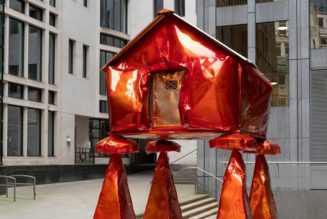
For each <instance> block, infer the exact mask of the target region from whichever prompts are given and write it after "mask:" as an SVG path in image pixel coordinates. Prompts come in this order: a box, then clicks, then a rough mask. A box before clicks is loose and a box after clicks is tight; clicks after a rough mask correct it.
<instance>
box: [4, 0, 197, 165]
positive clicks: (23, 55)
mask: <svg viewBox="0 0 327 219" xmlns="http://www.w3.org/2000/svg"><path fill="white" fill-rule="evenodd" d="M195 2H196V0H188V1H177V0H165V1H163V0H161V1H160V0H155V1H152V0H100V1H87V0H65V1H63V0H43V1H42V0H25V1H24V0H6V1H5V19H4V23H5V28H4V36H5V37H4V38H5V41H4V65H3V66H4V71H3V91H4V95H3V134H2V137H3V144H2V166H3V167H13V166H26V167H27V166H40V165H41V166H44V167H47V166H51V165H76V164H105V163H107V162H108V158H107V157H101V156H100V155H98V154H95V153H94V146H95V144H96V142H97V141H99V140H101V139H102V138H104V137H106V135H107V132H108V130H109V123H108V122H109V121H108V107H107V96H106V87H105V75H104V74H100V72H99V69H100V67H101V66H102V65H104V64H105V63H106V62H107V61H109V59H110V58H111V57H112V56H113V55H114V54H115V53H117V52H118V51H119V50H120V49H121V48H122V47H123V46H124V45H126V44H127V42H128V41H129V40H130V39H131V38H133V37H134V36H135V35H136V34H138V33H139V32H140V31H141V30H142V29H143V28H144V27H145V26H146V25H147V24H148V23H150V22H151V21H152V19H153V18H154V16H155V15H156V13H155V11H158V10H161V9H163V8H167V9H171V10H178V12H179V13H180V14H181V16H183V17H185V18H186V19H187V20H188V21H189V22H191V23H193V24H194V25H196V21H197V19H196V14H195V10H196V7H195V5H196V4H195ZM141 144H142V142H141ZM186 144H187V145H189V146H188V147H183V148H185V149H183V150H185V151H184V152H185V153H187V152H188V151H190V150H192V149H194V148H196V142H194V141H190V142H186ZM142 147H143V148H141V150H143V152H142V156H143V157H142V156H141V155H135V156H134V157H131V156H129V157H126V159H125V161H126V162H127V163H130V162H132V163H133V162H134V163H138V162H143V161H144V160H146V159H150V161H146V162H154V161H155V156H154V157H152V158H153V159H152V158H145V153H144V143H143V146H142ZM172 156H173V158H172V159H175V158H177V157H178V156H180V155H172ZM193 161H195V158H194V159H193Z"/></svg>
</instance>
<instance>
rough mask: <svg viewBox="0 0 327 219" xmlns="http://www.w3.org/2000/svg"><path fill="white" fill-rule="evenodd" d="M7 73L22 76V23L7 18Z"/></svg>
mask: <svg viewBox="0 0 327 219" xmlns="http://www.w3.org/2000/svg"><path fill="white" fill-rule="evenodd" d="M8 67H9V74H11V75H16V76H20V77H23V71H24V23H22V22H20V21H17V20H15V19H13V18H10V19H9V66H8Z"/></svg>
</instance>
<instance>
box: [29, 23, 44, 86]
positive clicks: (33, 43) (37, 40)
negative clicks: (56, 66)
mask: <svg viewBox="0 0 327 219" xmlns="http://www.w3.org/2000/svg"><path fill="white" fill-rule="evenodd" d="M28 78H29V79H32V80H36V81H41V80H42V30H41V29H39V28H36V27H33V26H29V38H28Z"/></svg>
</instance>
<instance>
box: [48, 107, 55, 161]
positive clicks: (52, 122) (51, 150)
mask: <svg viewBox="0 0 327 219" xmlns="http://www.w3.org/2000/svg"><path fill="white" fill-rule="evenodd" d="M54 131H55V113H54V112H52V111H49V112H48V156H49V157H52V156H54V133H55V132H54Z"/></svg>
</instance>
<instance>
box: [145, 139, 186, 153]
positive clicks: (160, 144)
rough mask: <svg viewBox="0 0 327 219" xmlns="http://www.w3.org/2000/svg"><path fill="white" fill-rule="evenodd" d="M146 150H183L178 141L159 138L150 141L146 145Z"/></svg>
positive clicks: (151, 151)
mask: <svg viewBox="0 0 327 219" xmlns="http://www.w3.org/2000/svg"><path fill="white" fill-rule="evenodd" d="M145 151H146V152H147V153H155V152H161V151H167V152H168V151H176V152H180V151H181V146H180V145H179V144H177V143H176V142H172V141H166V140H159V141H150V142H149V143H148V144H147V145H146V149H145Z"/></svg>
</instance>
